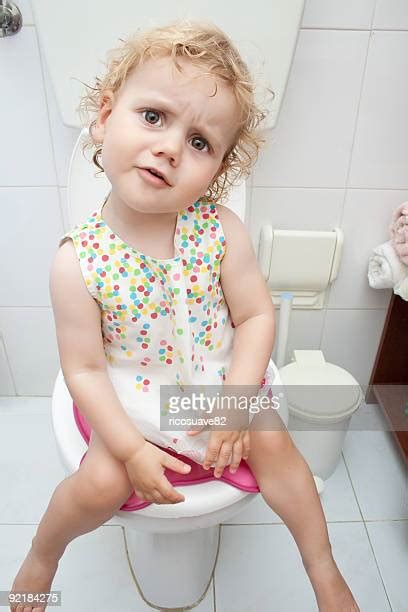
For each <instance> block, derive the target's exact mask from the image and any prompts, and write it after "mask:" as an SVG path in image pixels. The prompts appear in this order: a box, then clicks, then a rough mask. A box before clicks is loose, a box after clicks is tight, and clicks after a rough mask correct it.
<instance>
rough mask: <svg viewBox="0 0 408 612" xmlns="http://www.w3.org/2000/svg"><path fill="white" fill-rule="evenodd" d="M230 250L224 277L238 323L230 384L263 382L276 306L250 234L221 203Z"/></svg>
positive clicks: (218, 208)
mask: <svg viewBox="0 0 408 612" xmlns="http://www.w3.org/2000/svg"><path fill="white" fill-rule="evenodd" d="M217 210H218V216H219V219H220V221H221V224H222V226H223V229H224V234H225V241H226V252H225V255H224V258H223V260H222V262H221V274H220V281H221V286H222V290H223V293H224V297H225V300H226V302H227V305H228V308H229V310H230V313H231V318H232V320H233V322H234V325H235V333H234V346H233V353H232V361H231V366H230V369H229V371H228V373H227V375H226V380H225V383H224V384H226V385H238V384H240V385H260V384H261V381H262V378H263V376H264V374H265V370H266V368H267V365H268V362H269V359H270V356H271V354H272V349H273V344H274V340H275V310H274V305H273V302H272V298H271V296H270V293H269V291H268V288H267V286H266V283H265V280H264V278H263V276H262V273H261V271H260V269H259V266H258V262H257V259H256V255H255V253H254V250H253V247H252V243H251V240H250V237H249V234H248V232H247V230H246V228H245V225H244V224H243V223H242V221H241V220H240V218H239V217H238V215H236V214H235V213H234V212H233V211H232V210H230V209H228V208H227V207H225V206H222V205H221V204H218V205H217Z"/></svg>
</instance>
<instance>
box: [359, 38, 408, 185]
mask: <svg viewBox="0 0 408 612" xmlns="http://www.w3.org/2000/svg"><path fill="white" fill-rule="evenodd" d="M407 74H408V32H372V33H371V39H370V46H369V53H368V59H367V69H366V74H365V77H364V85H363V90H362V96H361V104H360V108H359V113H358V122H357V129H356V137H355V142H354V148H353V154H352V160H351V168H350V177H349V182H348V185H349V186H350V187H375V188H378V189H408V173H407V160H408V113H407V112H406V109H407V107H408V79H407Z"/></svg>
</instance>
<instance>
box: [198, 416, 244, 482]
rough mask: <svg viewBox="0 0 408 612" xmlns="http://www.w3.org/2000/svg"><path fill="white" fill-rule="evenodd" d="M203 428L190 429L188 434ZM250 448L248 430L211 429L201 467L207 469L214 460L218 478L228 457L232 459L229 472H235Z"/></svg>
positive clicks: (215, 473)
mask: <svg viewBox="0 0 408 612" xmlns="http://www.w3.org/2000/svg"><path fill="white" fill-rule="evenodd" d="M204 428H205V426H204V427H202V428H201V429H199V430H190V431H188V432H187V434H188V435H191V436H194V435H197V434H198V433H201V431H202V430H203V429H204ZM249 450H250V437H249V431H248V430H241V431H212V432H211V433H210V439H209V441H208V446H207V453H206V456H205V459H204V463H203V468H204V469H205V470H208V469H209V468H210V466H211V464H212V463H215V462H216V465H215V467H214V476H215V477H216V478H219V477H220V476H221V475H222V473H223V471H224V468H225V466H226V465H227V463H228V461H229V458H230V457H231V453H232V459H231V463H230V467H229V470H230V472H231V474H233V473H235V472H236V471H237V469H238V467H239V464H240V462H241V458H244V459H248V457H249Z"/></svg>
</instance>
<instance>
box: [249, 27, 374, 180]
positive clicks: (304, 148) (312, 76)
mask: <svg viewBox="0 0 408 612" xmlns="http://www.w3.org/2000/svg"><path fill="white" fill-rule="evenodd" d="M368 38H369V33H368V32H356V31H353V32H351V31H341V32H340V31H336V30H302V31H301V32H300V35H299V39H298V44H297V48H296V53H295V57H294V60H293V65H292V70H291V74H290V77H289V80H288V85H287V89H286V92H285V100H284V102H283V104H282V107H281V112H280V115H279V118H278V123H277V126H276V128H275V129H274V130H273V133H272V134H271V135H270V137H269V138H268V142H267V143H266V145H265V148H264V150H263V155H262V158H260V159H259V161H258V162H257V165H256V168H255V173H254V185H255V186H263V187H265V186H268V187H272V186H277V187H284V186H291V187H337V188H339V187H344V186H345V183H346V176H347V168H348V164H349V159H350V149H351V145H352V141H353V135H354V125H355V120H356V115H357V108H358V101H359V97H360V88H361V81H362V78H363V71H364V62H365V57H366V52H367V45H368Z"/></svg>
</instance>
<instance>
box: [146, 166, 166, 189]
mask: <svg viewBox="0 0 408 612" xmlns="http://www.w3.org/2000/svg"><path fill="white" fill-rule="evenodd" d="M140 169H141V170H144V171H146V172H148V173H149V174H150V175H151V176H154V177H156V178H158V179H159V180H161V181H162V182H163V183H165V184H166V185H168V186H169V187H171V185H170V183H169V182H168V180H167V178H166V176H165V175H164V174H163V173H162V172H160V171H159V170H156V168H152V167H147V168H140Z"/></svg>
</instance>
